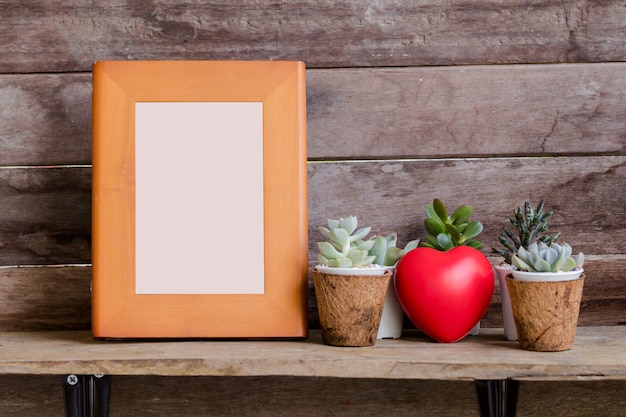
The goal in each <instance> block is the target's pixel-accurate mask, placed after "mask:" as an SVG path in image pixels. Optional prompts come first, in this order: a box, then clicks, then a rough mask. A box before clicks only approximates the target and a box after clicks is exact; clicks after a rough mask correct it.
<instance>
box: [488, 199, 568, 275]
mask: <svg viewBox="0 0 626 417" xmlns="http://www.w3.org/2000/svg"><path fill="white" fill-rule="evenodd" d="M544 203H545V200H541V202H540V203H539V205H538V206H537V207H536V208H535V207H533V205H532V204H531V203H530V202H528V201H527V202H526V203H524V207H523V208H522V207H517V208H516V209H515V210H514V211H513V217H511V218H509V220H510V221H511V224H512V225H513V227H515V229H517V236H516V235H515V234H514V233H513V232H511V231H510V230H508V229H507V228H506V227H505V228H503V232H502V233H500V236H499V237H498V241H499V242H500V243H501V244H502V245H503V246H504V248H494V247H492V248H491V249H492V251H493V253H495V254H497V255H500V256H502V257H503V258H504V261H505V262H506V263H507V264H511V258H512V257H513V254H514V253H516V252H517V251H518V250H519V248H524V249H528V247H529V246H530V245H531V244H532V243H533V242H544V243H546V244H547V245H550V244H552V243H554V242H556V240H557V239H558V238H559V237H560V236H561V233H560V232H559V233H555V234H553V235H551V236H550V235H542V233H544V232H546V231H547V230H548V218H549V217H550V216H552V214H553V211H552V210H548V211H546V212H545V213H544V211H543V206H544Z"/></svg>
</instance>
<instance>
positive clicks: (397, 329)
mask: <svg viewBox="0 0 626 417" xmlns="http://www.w3.org/2000/svg"><path fill="white" fill-rule="evenodd" d="M403 325H404V310H402V306H401V305H400V302H399V301H398V297H397V296H396V289H395V287H394V285H393V280H391V282H390V283H389V288H388V289H387V296H386V297H385V306H384V307H383V315H382V317H381V318H380V326H379V327H378V336H377V338H378V339H397V338H399V337H401V336H402V328H403Z"/></svg>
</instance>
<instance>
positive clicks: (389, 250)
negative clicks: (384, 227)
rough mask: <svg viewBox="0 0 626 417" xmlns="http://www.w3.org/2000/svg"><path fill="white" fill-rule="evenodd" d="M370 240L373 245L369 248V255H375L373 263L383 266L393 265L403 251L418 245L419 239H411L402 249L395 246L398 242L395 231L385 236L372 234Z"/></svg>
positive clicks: (402, 254)
mask: <svg viewBox="0 0 626 417" xmlns="http://www.w3.org/2000/svg"><path fill="white" fill-rule="evenodd" d="M370 240H373V241H374V246H373V247H372V249H370V250H369V254H370V255H374V256H376V259H374V263H375V264H377V265H385V266H393V265H395V264H396V262H398V261H399V260H400V258H402V257H403V256H404V254H405V253H407V252H408V251H410V250H412V249H415V248H416V247H417V246H418V245H419V239H418V240H412V241H410V242H409V243H407V244H406V246H405V247H404V249H400V248H399V247H397V246H396V244H397V242H398V235H397V234H396V233H391V234H390V235H387V236H385V237H383V236H374V237H373V238H371V239H370Z"/></svg>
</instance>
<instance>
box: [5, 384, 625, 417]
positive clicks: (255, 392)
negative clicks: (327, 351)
mask: <svg viewBox="0 0 626 417" xmlns="http://www.w3.org/2000/svg"><path fill="white" fill-rule="evenodd" d="M59 385H60V378H59V377H58V376H49V375H36V376H31V375H1V376H0V414H1V415H3V416H48V415H50V416H52V415H54V416H62V415H63V399H62V396H61V395H55V394H56V393H60V392H61V390H60V388H59ZM599 387H601V388H599ZM625 392H626V382H624V381H607V382H603V383H601V384H599V383H598V382H588V381H581V382H554V381H551V382H534V381H533V382H524V381H522V382H521V383H520V392H519V404H518V409H517V416H518V417H545V416H547V415H549V416H553V417H589V416H595V415H601V416H603V417H622V416H623V411H624V409H626V396H625V395H624V393H625ZM287 413H288V415H289V416H295V417H319V416H342V417H363V416H370V415H371V416H373V415H377V413H378V415H380V413H385V414H386V415H393V416H394V417H431V416H433V415H437V416H439V417H459V416H477V415H478V407H477V404H476V393H475V388H474V384H473V383H472V382H470V381H433V380H425V381H420V380H417V381H406V380H382V379H371V380H365V379H344V378H286V377H249V378H240V377H239V378H229V377H202V378H199V377H178V378H169V377H155V376H116V377H115V379H114V380H113V384H112V386H111V402H110V410H109V416H110V417H154V416H163V415H168V416H171V417H189V416H191V415H198V416H206V417H240V416H248V415H254V416H258V417H275V416H285V415H287Z"/></svg>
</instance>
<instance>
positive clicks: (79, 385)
mask: <svg viewBox="0 0 626 417" xmlns="http://www.w3.org/2000/svg"><path fill="white" fill-rule="evenodd" d="M110 392H111V377H110V376H108V375H64V376H63V397H64V398H65V415H66V417H108V415H109V394H110Z"/></svg>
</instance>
